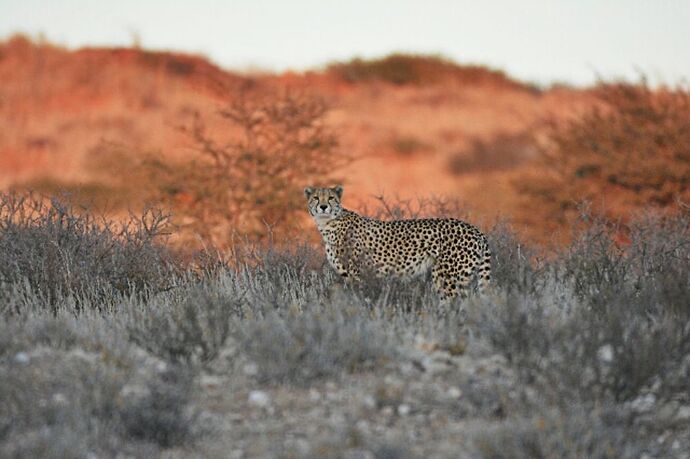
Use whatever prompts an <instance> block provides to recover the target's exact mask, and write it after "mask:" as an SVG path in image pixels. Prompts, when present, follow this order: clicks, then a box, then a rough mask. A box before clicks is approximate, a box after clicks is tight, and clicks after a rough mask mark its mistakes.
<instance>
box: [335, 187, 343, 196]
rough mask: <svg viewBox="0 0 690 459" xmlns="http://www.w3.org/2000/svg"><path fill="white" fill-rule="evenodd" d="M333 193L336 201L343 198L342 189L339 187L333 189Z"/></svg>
mask: <svg viewBox="0 0 690 459" xmlns="http://www.w3.org/2000/svg"><path fill="white" fill-rule="evenodd" d="M333 191H335V194H336V195H337V196H338V199H340V198H342V197H343V187H342V186H340V185H336V186H334V187H333Z"/></svg>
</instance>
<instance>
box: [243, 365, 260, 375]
mask: <svg viewBox="0 0 690 459" xmlns="http://www.w3.org/2000/svg"><path fill="white" fill-rule="evenodd" d="M242 371H243V372H244V374H245V375H247V376H256V375H257V374H259V366H258V365H257V364H256V363H254V362H249V363H248V364H246V365H245V366H244V367H243V368H242Z"/></svg>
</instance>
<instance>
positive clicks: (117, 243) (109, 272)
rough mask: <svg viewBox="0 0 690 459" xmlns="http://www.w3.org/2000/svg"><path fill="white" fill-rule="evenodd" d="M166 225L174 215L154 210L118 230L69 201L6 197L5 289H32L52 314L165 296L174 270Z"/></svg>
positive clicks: (2, 202)
mask: <svg viewBox="0 0 690 459" xmlns="http://www.w3.org/2000/svg"><path fill="white" fill-rule="evenodd" d="M167 224H168V216H167V215H166V214H164V213H162V212H161V211H159V210H155V209H149V210H147V211H145V212H144V213H143V214H141V215H140V216H137V217H134V216H132V217H131V218H130V219H129V220H127V221H125V222H124V223H122V224H117V223H115V222H113V221H109V220H107V219H98V218H96V217H95V216H93V215H92V214H90V213H89V212H88V211H87V212H78V211H77V209H76V208H74V207H73V206H72V205H70V204H69V203H68V202H66V201H65V200H61V199H56V198H53V199H51V200H50V201H46V200H44V199H42V198H40V197H38V196H35V195H33V194H2V195H0V282H1V283H3V284H4V285H5V288H8V285H15V286H16V285H20V284H22V283H26V284H28V286H29V288H30V289H31V290H33V291H35V292H37V293H38V294H39V295H41V296H42V297H43V298H45V300H46V302H47V303H46V307H49V308H52V309H55V308H57V307H59V302H60V301H59V300H60V299H61V298H66V297H71V298H73V301H75V302H76V304H77V305H78V304H80V303H81V302H82V301H83V299H84V297H85V296H89V295H90V296H95V297H97V298H100V300H101V302H102V303H101V304H102V305H103V306H106V305H107V304H108V303H109V300H110V299H112V298H113V295H114V294H117V293H124V292H127V291H129V290H132V289H133V290H135V291H142V290H144V289H152V290H153V291H159V290H162V289H165V288H166V287H167V283H168V281H169V279H168V278H167V276H168V275H169V274H170V273H171V272H172V271H174V269H175V264H174V262H173V258H172V257H171V254H170V252H169V251H168V250H167V249H166V248H165V247H163V246H162V245H160V244H159V242H158V241H159V239H161V238H162V237H163V236H164V234H165V231H166V227H167ZM15 312H21V311H15Z"/></svg>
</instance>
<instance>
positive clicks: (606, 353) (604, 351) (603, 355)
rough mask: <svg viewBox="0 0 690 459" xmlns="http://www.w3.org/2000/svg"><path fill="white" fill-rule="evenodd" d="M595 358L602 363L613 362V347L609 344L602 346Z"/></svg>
mask: <svg viewBox="0 0 690 459" xmlns="http://www.w3.org/2000/svg"><path fill="white" fill-rule="evenodd" d="M597 357H598V358H599V360H601V361H602V362H604V363H611V362H613V346H611V345H610V344H604V345H603V346H601V347H600V348H599V350H598V351H597Z"/></svg>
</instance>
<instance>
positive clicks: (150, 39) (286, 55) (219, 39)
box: [0, 0, 690, 84]
mask: <svg viewBox="0 0 690 459" xmlns="http://www.w3.org/2000/svg"><path fill="white" fill-rule="evenodd" d="M16 32H24V33H27V34H30V35H33V36H36V35H38V34H39V33H42V34H44V35H45V36H46V37H47V38H48V39H49V40H50V41H52V42H55V43H58V44H61V45H66V46H69V47H80V46H85V45H107V46H113V45H124V46H129V45H131V44H132V43H133V41H134V36H139V37H140V41H141V44H142V45H143V46H144V47H146V48H152V49H172V50H180V51H187V52H194V53H202V54H205V55H207V56H209V57H210V58H211V59H212V60H213V61H215V62H216V63H218V64H220V65H221V66H223V67H227V68H236V69H246V68H248V67H259V68H263V69H267V70H285V69H295V70H301V69H305V68H310V67H317V66H320V65H323V64H326V63H328V62H331V61H333V60H343V59H349V58H351V57H354V56H361V57H378V56H382V55H384V54H387V53H390V52H393V51H407V52H423V53H442V54H444V55H446V56H448V57H450V58H452V59H454V60H456V61H458V62H460V63H479V64H486V65H489V66H492V67H496V68H500V69H503V70H505V71H507V72H508V73H509V74H510V75H512V76H514V77H517V78H519V79H522V80H527V81H532V82H538V83H550V82H556V81H560V82H569V83H574V84H588V83H591V82H593V81H594V80H595V79H596V78H597V75H601V76H603V77H605V78H618V77H624V78H628V79H632V80H636V79H637V78H638V77H639V72H640V71H643V72H644V73H646V74H647V75H648V76H649V77H650V79H651V80H652V81H653V82H666V83H670V84H673V83H677V82H679V81H681V80H683V81H687V80H688V79H689V78H690V0H656V1H655V0H569V1H566V0H515V1H508V0H504V1H500V0H484V1H483V0H471V1H470V0H467V1H466V0H457V1H450V0H424V1H412V0H334V1H331V0H284V1H280V0H273V1H269V0H234V1H233V0H226V1H221V0H196V1H194V0H187V1H184V0H139V1H137V0H117V1H101V0H0V38H6V37H8V36H9V35H12V34H13V33H16Z"/></svg>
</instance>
